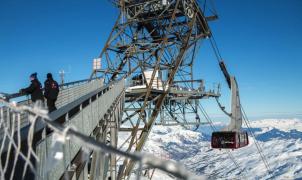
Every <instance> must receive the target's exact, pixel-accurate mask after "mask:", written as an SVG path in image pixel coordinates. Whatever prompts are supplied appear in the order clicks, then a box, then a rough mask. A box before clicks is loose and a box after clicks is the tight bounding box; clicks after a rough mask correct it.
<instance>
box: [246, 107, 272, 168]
mask: <svg viewBox="0 0 302 180" xmlns="http://www.w3.org/2000/svg"><path fill="white" fill-rule="evenodd" d="M241 110H242V113H243V120H244V123H245V125H246V127H247V128H248V130H249V132H250V134H251V136H252V138H253V139H254V142H255V145H256V148H257V151H258V153H259V154H260V157H261V159H262V162H263V163H264V165H265V168H266V170H267V172H268V174H271V169H270V166H269V163H268V161H267V158H266V157H265V155H264V154H263V150H262V148H261V146H260V145H259V142H258V141H257V139H256V136H255V134H254V132H253V131H252V128H251V124H250V121H249V119H248V118H247V115H246V113H245V111H244V109H243V107H242V106H241Z"/></svg>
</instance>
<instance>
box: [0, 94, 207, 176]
mask: <svg viewBox="0 0 302 180" xmlns="http://www.w3.org/2000/svg"><path fill="white" fill-rule="evenodd" d="M0 104H1V107H0V128H1V132H2V134H1V137H0V138H1V142H0V143H1V144H0V145H1V147H0V153H1V163H0V178H1V179H10V180H11V179H60V178H62V176H61V175H59V174H62V172H61V173H58V175H54V174H50V173H49V172H54V171H51V170H53V169H59V170H60V171H65V173H66V172H68V171H73V168H75V167H73V166H72V165H69V166H67V165H66V164H65V165H64V166H61V165H60V164H62V162H65V159H68V158H71V157H68V156H67V154H68V153H66V147H65V146H66V144H67V143H68V144H70V145H73V146H78V147H80V148H81V149H82V154H81V158H82V160H84V161H89V159H90V157H91V152H92V151H98V152H102V153H104V154H105V155H107V156H110V155H111V154H115V155H118V156H123V157H124V158H128V159H131V160H134V161H135V162H137V164H138V165H139V166H138V170H137V171H136V172H137V173H136V174H137V177H136V178H137V179H140V178H141V176H142V175H143V174H142V173H140V172H141V171H142V168H143V165H144V167H149V168H151V169H154V168H157V169H160V170H162V171H164V172H167V173H169V174H171V175H173V176H175V177H177V178H180V179H203V178H205V177H195V176H194V175H192V174H191V173H190V172H188V171H187V170H185V168H184V167H182V166H181V165H179V164H178V163H175V162H172V161H167V160H166V159H159V158H156V157H154V156H150V155H146V154H141V153H127V152H125V151H122V150H119V149H117V148H114V147H112V146H109V145H108V144H106V142H100V141H97V140H96V139H95V138H93V137H90V136H89V135H87V134H83V133H80V131H78V130H77V129H76V128H74V127H72V126H63V125H62V124H58V123H56V122H53V121H52V120H51V119H50V118H49V116H48V112H47V110H45V109H44V108H43V106H42V105H41V104H39V103H37V104H35V105H34V106H26V105H17V104H16V103H8V102H6V101H4V100H0ZM23 113H27V115H28V117H29V124H30V125H29V126H28V127H27V128H26V129H24V128H21V114H23ZM37 127H44V128H43V130H42V131H40V132H37V131H36V130H37V129H39V128H37ZM48 131H52V135H51V136H52V137H51V138H46V137H47V132H48ZM38 136H39V137H40V138H41V139H42V140H43V139H47V140H46V141H44V143H39V146H36V145H37V144H38V143H37V139H39V138H38ZM46 149H47V150H48V151H45V150H46ZM41 150H44V151H41ZM41 152H42V153H41ZM63 164H64V163H63ZM89 173H91V171H88V172H86V173H81V177H82V178H83V179H88V177H89V176H90V175H91V174H89Z"/></svg>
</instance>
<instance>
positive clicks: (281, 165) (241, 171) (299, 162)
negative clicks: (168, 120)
mask: <svg viewBox="0 0 302 180" xmlns="http://www.w3.org/2000/svg"><path fill="white" fill-rule="evenodd" d="M216 126H217V128H221V127H222V124H216ZM251 127H252V131H253V132H254V133H255V135H256V138H257V140H258V142H259V144H260V146H261V147H262V149H263V154H264V155H265V157H266V158H267V161H268V163H269V166H270V169H271V174H269V173H268V171H267V170H266V168H265V165H264V163H263V162H262V161H261V158H260V155H259V153H258V152H257V149H256V146H255V143H254V141H253V139H252V138H250V144H249V146H247V147H244V148H241V149H238V150H233V151H232V150H231V154H232V155H233V156H234V157H235V159H236V161H237V163H238V164H239V166H240V168H236V166H235V165H234V163H233V161H232V160H231V159H230V157H229V156H228V153H227V151H228V150H217V149H211V148H210V134H211V130H210V127H208V126H203V127H201V128H199V129H198V130H197V131H196V132H193V131H190V130H186V129H184V128H182V127H178V126H177V127H163V126H155V127H154V128H153V130H152V132H151V134H150V136H149V140H148V141H147V143H146V146H145V148H144V151H145V152H148V153H151V154H154V155H155V156H157V157H160V158H162V159H172V160H175V161H178V162H181V163H183V164H184V165H185V166H186V167H187V169H189V170H190V171H192V172H194V173H195V174H197V175H206V176H208V177H209V178H210V179H234V178H236V179H302V120H299V119H264V120H258V121H252V122H251ZM161 174H162V173H161V172H159V171H156V172H155V177H154V179H168V178H167V176H162V175H161ZM171 179H172V178H171Z"/></svg>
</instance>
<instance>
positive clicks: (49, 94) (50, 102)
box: [44, 73, 59, 112]
mask: <svg viewBox="0 0 302 180" xmlns="http://www.w3.org/2000/svg"><path fill="white" fill-rule="evenodd" d="M44 88H45V91H44V97H45V98H46V99H47V107H48V111H49V112H52V111H55V110H57V108H56V104H55V103H56V101H57V97H58V95H59V85H58V83H57V81H55V80H53V78H52V74H51V73H48V74H47V79H46V81H45V82H44Z"/></svg>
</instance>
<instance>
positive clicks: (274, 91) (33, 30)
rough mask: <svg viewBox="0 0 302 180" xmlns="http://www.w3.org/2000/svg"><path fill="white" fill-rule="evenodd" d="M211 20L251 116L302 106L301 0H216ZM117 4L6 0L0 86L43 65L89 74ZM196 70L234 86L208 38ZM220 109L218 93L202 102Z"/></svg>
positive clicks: (0, 28)
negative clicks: (214, 18) (225, 76)
mask: <svg viewBox="0 0 302 180" xmlns="http://www.w3.org/2000/svg"><path fill="white" fill-rule="evenodd" d="M215 4H216V9H217V11H218V15H219V19H218V20H217V21H214V22H211V23H210V26H211V28H212V31H213V34H214V36H215V39H216V41H217V43H218V46H219V49H220V51H221V54H222V56H223V58H224V59H225V62H226V64H227V67H228V69H229V71H230V73H231V74H233V75H235V76H236V77H237V80H238V83H239V86H240V90H241V91H240V93H241V98H242V104H243V105H244V106H245V109H246V111H247V112H248V114H249V115H251V116H267V117H273V116H277V115H278V116H288V117H297V116H298V115H297V114H302V95H301V94H302V80H301V78H302V70H301V68H302V36H301V32H302V1H300V0H288V1H287V0H265V1H263V0H253V1H241V0H228V1H215ZM117 14H118V11H117V9H115V8H114V7H113V6H111V4H110V3H109V2H108V1H107V0H90V1H84V0H77V1H73V0H43V1H38V0H36V1H33V0H26V1H25V0H9V1H8V0H7V1H3V0H0V64H1V71H0V91H1V92H16V91H17V90H18V89H20V88H22V87H24V86H26V85H27V84H28V76H29V74H31V73H32V72H38V76H39V78H40V79H41V80H42V81H44V79H45V76H46V73H47V72H53V74H54V76H55V78H56V79H59V78H58V72H59V70H61V69H64V70H65V71H67V72H68V74H67V75H66V79H67V81H73V80H79V79H85V78H88V77H89V75H90V73H91V68H92V59H93V58H95V57H97V56H98V55H99V53H100V51H101V49H102V48H103V46H104V43H105V40H106V39H107V37H108V35H109V32H110V31H111V28H112V26H113V23H114V21H115V19H116V17H117ZM195 69H196V70H197V69H198V70H199V72H198V74H196V76H197V77H201V78H204V79H205V80H206V81H207V84H208V85H209V86H212V83H214V82H221V83H222V85H223V89H222V92H223V94H224V95H223V97H222V102H223V103H224V104H227V103H229V102H228V101H229V96H228V95H227V94H228V93H229V91H228V89H227V86H226V84H225V81H224V79H223V76H222V74H221V72H220V71H219V67H218V64H217V61H216V60H215V58H214V54H213V52H212V50H211V48H210V44H209V42H208V41H207V40H205V41H204V43H203V45H202V47H201V49H200V50H199V54H198V56H197V60H196V65H195ZM203 104H204V105H205V107H206V109H207V110H208V111H209V113H211V114H217V113H219V111H217V110H218V108H217V106H216V104H214V103H213V101H209V100H206V101H205V102H204V103H203Z"/></svg>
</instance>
